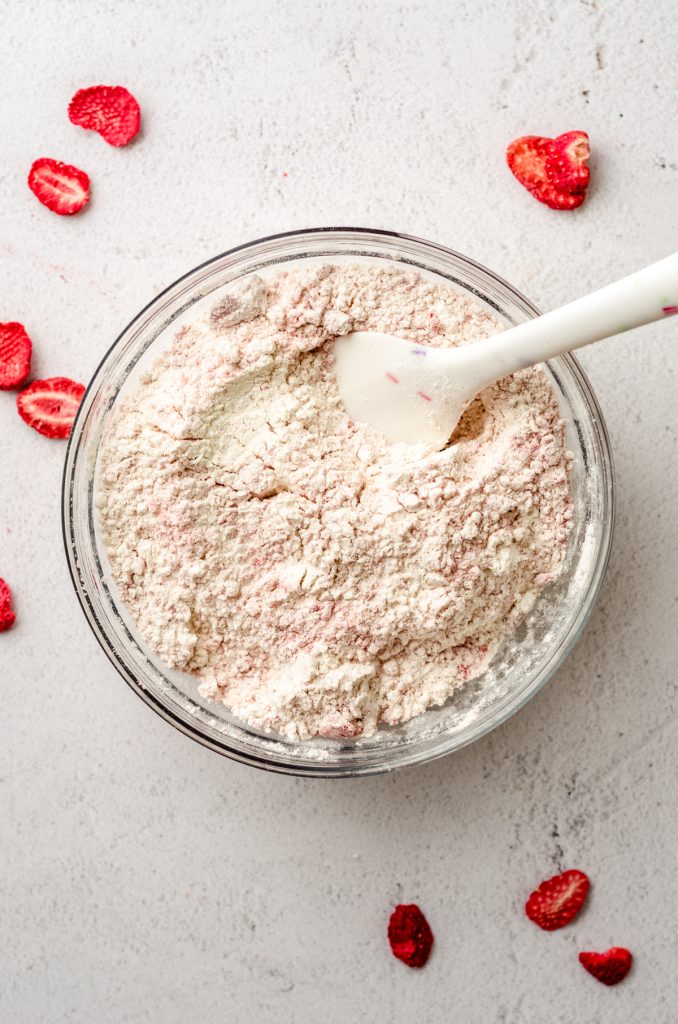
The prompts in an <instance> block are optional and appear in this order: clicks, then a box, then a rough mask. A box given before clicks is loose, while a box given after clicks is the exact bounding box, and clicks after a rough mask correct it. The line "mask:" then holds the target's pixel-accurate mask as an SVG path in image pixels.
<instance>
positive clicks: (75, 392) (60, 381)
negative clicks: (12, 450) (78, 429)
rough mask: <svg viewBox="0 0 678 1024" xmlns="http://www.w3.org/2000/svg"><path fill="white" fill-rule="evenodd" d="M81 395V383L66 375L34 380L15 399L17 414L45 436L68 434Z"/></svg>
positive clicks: (82, 389) (82, 392)
mask: <svg viewBox="0 0 678 1024" xmlns="http://www.w3.org/2000/svg"><path fill="white" fill-rule="evenodd" d="M84 394H85V387H84V385H83V384H76V382H75V381H73V380H69V379H68V377H49V378H48V379H47V380H34V381H33V383H32V384H29V386H28V387H27V388H26V389H25V391H20V392H19V394H18V395H17V398H16V404H17V408H18V410H19V415H20V416H21V418H22V420H23V421H24V422H25V423H28V425H29V427H33V428H34V429H35V430H37V431H38V433H39V434H44V436H45V437H68V435H69V434H70V432H71V427H72V425H73V420H74V419H75V414H76V412H77V411H78V406H79V405H80V402H81V401H82V396H83V395H84Z"/></svg>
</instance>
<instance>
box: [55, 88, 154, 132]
mask: <svg viewBox="0 0 678 1024" xmlns="http://www.w3.org/2000/svg"><path fill="white" fill-rule="evenodd" d="M68 116H69V118H70V120H71V121H72V122H73V124H77V125H79V126H80V127H81V128H87V129H90V130H91V131H95V132H98V133H99V135H101V137H102V139H105V140H106V142H108V143H109V144H110V145H111V146H126V145H127V143H128V142H131V141H132V139H133V138H134V136H135V135H136V134H137V132H138V131H139V125H140V123H141V110H140V109H139V104H138V103H137V101H136V100H135V99H134V96H132V93H131V92H129V91H128V90H127V89H125V88H124V87H123V86H122V85H92V86H90V87H89V88H88V89H78V91H77V92H76V94H75V96H74V97H73V99H72V100H71V102H70V103H69V104H68Z"/></svg>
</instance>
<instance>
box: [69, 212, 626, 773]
mask: <svg viewBox="0 0 678 1024" xmlns="http://www.w3.org/2000/svg"><path fill="white" fill-rule="evenodd" d="M356 261H360V262H364V263H373V264H382V265H386V264H387V265H389V266H393V265H396V266H402V267H404V268H412V269H416V270H418V271H420V272H421V273H422V274H423V275H425V276H427V277H430V278H432V279H434V280H437V281H441V279H442V280H443V281H445V282H447V283H448V284H450V285H451V286H452V287H454V288H456V289H458V290H460V291H461V292H465V293H468V294H470V295H472V296H473V298H474V299H475V300H476V301H477V302H479V303H480V304H482V305H483V306H484V307H485V308H486V309H488V310H489V311H491V312H492V313H493V314H494V316H495V317H497V318H498V319H499V320H500V321H501V322H503V323H505V324H506V325H507V326H510V325H513V324H517V323H520V322H521V321H524V320H526V319H528V318H530V317H534V316H537V315H538V310H537V309H536V308H535V307H534V306H533V305H532V304H531V303H530V302H528V300H527V299H526V298H524V297H523V296H522V295H521V294H520V293H519V292H517V291H516V290H515V289H514V288H512V287H511V286H510V285H509V284H507V283H506V282H505V281H503V280H502V279H501V278H499V277H497V276H496V275H495V274H493V273H492V272H491V271H489V270H486V269H485V268H484V267H482V266H480V265H479V264H477V263H474V262H473V261H472V260H470V259H468V258H467V257H465V256H461V255H459V253H456V252H453V251H451V250H450V249H447V248H445V247H444V246H441V245H436V244H434V243H432V242H426V241H423V240H421V239H418V238H413V237H411V236H409V235H401V234H397V233H395V232H390V231H370V230H366V229H362V228H318V229H314V230H307V231H295V232H290V233H287V234H283V235H274V236H271V237H270V238H263V239H261V240H260V241H256V242H252V243H250V244H248V245H242V246H238V247H237V248H235V249H231V250H230V251H229V252H226V253H223V254H222V255H220V256H217V257H215V258H214V259H212V260H209V261H208V262H207V263H203V264H202V265H201V266H199V267H197V268H196V269H195V270H192V271H190V273H188V274H186V275H185V276H184V277H182V278H181V279H180V280H179V281H177V282H176V283H175V284H173V285H171V286H170V287H169V288H167V289H166V290H165V291H164V292H162V293H161V294H160V295H158V297H157V298H155V299H154V300H153V301H152V302H151V303H150V304H149V305H148V306H146V308H145V309H143V310H142V311H141V313H139V315H138V316H137V317H135V319H134V320H133V321H132V323H131V324H130V325H129V326H128V327H127V328H126V329H125V330H124V331H123V332H122V334H121V335H120V337H119V338H118V339H117V341H116V342H115V343H114V344H113V346H112V347H111V349H110V351H109V352H108V353H107V355H106V356H105V358H104V360H103V362H102V363H101V365H100V366H99V369H98V370H97V371H96V373H95V374H94V377H93V379H92V381H91V383H90V385H89V388H88V389H87V393H86V395H85V397H84V399H83V402H82V405H81V407H80V410H79V412H78V416H77V419H76V421H75V424H74V426H73V430H72V432H71V437H70V441H69V445H68V451H67V454H66V464H65V469H64V483H63V530H64V541H65V546H66V555H67V558H68V564H69V567H70V571H71V576H72V578H73V583H74V585H75V590H76V593H77V595H78V598H79V600H80V604H81V605H82V608H83V611H84V613H85V615H86V617H87V619H88V621H89V624H90V626H91V628H92V630H93V632H94V635H95V636H96V638H97V640H98V641H99V643H100V644H101V646H102V648H103V649H104V651H105V652H106V654H107V655H108V657H109V658H110V660H111V661H112V662H113V664H114V665H115V667H116V668H117V670H118V671H119V673H120V675H121V676H122V677H123V679H125V680H126V681H127V683H128V684H129V685H130V686H131V687H132V688H133V689H134V690H135V691H136V693H138V694H139V696H140V697H142V698H143V700H145V701H146V703H147V704H148V705H149V706H150V707H152V708H153V709H154V710H155V711H157V712H158V713H159V714H160V715H162V717H163V718H165V719H166V720H167V721H168V722H171V723H172V725H174V726H175V727H176V728H177V729H180V730H181V731H182V732H184V733H185V734H186V735H188V736H191V737H192V738H193V739H195V740H198V741H199V742H200V743H202V744H204V745H205V746H207V747H210V748H211V749H212V750H215V751H218V752H219V753H221V754H225V755H226V756H228V757H231V758H234V759H235V760H238V761H241V762H243V763H245V764H250V765H255V766H257V767H259V768H266V769H269V770H273V771H278V772H285V773H288V774H292V775H309V776H316V777H320V776H324V777H330V776H356V775H374V774H377V773H380V772H387V771H392V770H393V769H396V768H402V767H405V766H406V765H414V764H419V763H421V762H423V761H430V760H433V759H434V758H436V757H440V756H441V755H443V754H448V753H450V752H451V751H453V750H458V749H459V748H460V747H463V746H465V745H466V744H467V743H471V742H472V741H473V740H476V739H478V737H480V736H482V735H484V734H485V733H487V732H489V731H490V730H491V729H494V728H495V727H496V726H497V725H499V724H500V723H502V722H504V721H505V720H506V719H507V718H508V717H509V716H510V715H512V714H514V712H516V711H517V710H518V709H519V708H520V707H522V705H523V704H525V702H526V701H527V700H529V698H530V697H532V696H533V695H534V694H535V693H536V692H537V691H538V690H539V689H540V688H541V687H542V686H543V685H544V683H545V682H546V681H547V679H549V678H550V677H551V676H552V675H553V673H554V672H555V671H556V670H557V669H558V667H559V666H560V665H561V664H562V663H563V661H564V659H565V657H566V656H567V654H568V653H569V651H570V650H571V649H572V647H573V645H574V644H575V642H576V641H577V638H578V637H579V635H580V633H581V631H582V629H583V627H584V624H585V622H586V620H587V618H588V616H589V613H590V611H591V608H592V606H593V603H594V601H595V598H596V595H597V593H598V590H599V588H600V584H601V581H602V578H603V575H604V572H605V567H606V564H607V560H608V555H609V551H610V543H611V539H612V527H613V515H614V512H613V510H614V494H613V470H612V460H611V454H610V447H609V442H608V437H607V433H606V430H605V425H604V423H603V418H602V415H601V412H600V409H599V407H598V404H597V402H596V399H595V397H594V394H593V392H592V390H591V387H590V385H589V383H588V381H587V379H586V377H585V375H584V373H583V372H582V370H581V368H580V366H579V364H578V363H577V361H576V359H574V357H572V356H569V355H567V356H563V357H561V358H558V359H554V360H553V361H552V362H550V363H548V364H547V365H546V367H545V369H546V372H547V373H548V375H549V377H550V379H551V381H552V384H553V387H554V390H555V392H556V395H557V397H558V401H559V403H560V406H561V410H562V416H563V419H564V421H565V423H566V431H567V443H568V445H569V447H570V449H571V451H572V452H573V454H574V463H573V468H572V491H573V498H574V517H573V527H572V533H571V537H570V540H569V545H568V549H567V555H566V562H565V567H564V569H563V572H562V574H561V576H560V577H559V578H558V580H557V581H556V582H555V583H553V584H551V586H550V587H548V588H547V589H546V590H545V591H544V592H543V593H542V595H541V597H540V598H539V600H538V601H537V602H536V604H535V606H534V608H533V609H532V611H531V612H530V613H529V614H528V616H527V617H526V619H525V621H524V622H523V624H522V626H521V627H520V629H519V630H518V632H517V633H515V634H514V635H513V636H512V637H510V638H509V639H508V640H507V641H506V642H505V643H504V645H503V647H502V648H501V649H500V650H499V651H498V653H497V655H496V656H495V658H494V659H493V661H492V663H491V665H490V666H489V667H488V669H487V670H486V671H485V672H484V673H483V674H482V675H481V676H479V677H478V678H477V679H474V680H471V681H469V682H468V683H467V684H465V685H464V686H463V687H462V688H461V689H459V690H457V691H456V693H455V694H454V696H453V697H452V698H450V700H449V701H448V702H447V703H446V704H445V705H443V706H442V707H438V708H431V709H429V710H428V711H426V712H425V714H423V715H421V716H420V717H418V718H415V719H412V720H411V721H409V722H406V723H404V724H403V725H399V726H395V727H385V728H382V729H380V730H379V731H378V732H377V734H376V735H374V736H371V737H368V738H358V739H355V740H330V739H313V740H307V741H304V742H298V741H297V742H295V741H289V740H285V739H283V738H281V737H278V736H275V735H270V734H269V735H267V734H263V733H261V732H258V731H257V730H255V729H253V728H251V727H249V726H248V725H247V724H246V723H244V722H243V721H241V720H239V719H236V718H235V717H234V716H233V715H231V714H230V713H229V712H228V711H227V710H226V708H225V707H224V706H223V705H221V704H210V703H208V702H206V701H205V700H203V699H202V698H201V697H200V695H199V694H198V692H197V686H196V683H195V680H193V679H192V678H191V677H190V676H187V675H184V674H181V673H177V672H172V671H170V670H168V669H166V668H165V667H164V666H163V665H162V664H161V663H160V661H159V660H158V658H157V657H156V656H155V655H154V654H153V653H152V652H151V651H150V650H148V649H147V648H146V647H145V645H144V644H143V642H142V641H141V640H140V639H139V637H138V636H137V635H136V633H135V629H134V624H133V623H132V621H131V619H130V618H129V615H128V613H127V612H126V610H125V609H124V608H123V607H122V606H121V604H120V602H119V601H118V598H117V595H116V592H115V587H114V586H113V585H112V582H111V579H110V575H109V572H108V569H107V562H106V557H105V552H104V551H103V549H102V545H101V543H100V539H99V535H98V527H97V520H96V512H95V504H94V493H95V477H96V471H97V458H98V451H99V445H100V442H101V439H102V434H103V432H104V430H105V428H106V423H107V419H108V417H109V415H110V413H111V410H112V408H113V407H114V405H115V403H116V402H117V401H118V399H119V397H120V395H121V394H123V393H124V392H125V391H126V389H127V388H128V387H129V386H130V385H131V384H133V382H134V381H135V380H136V378H137V377H138V375H139V373H140V371H141V369H142V368H143V369H145V368H146V367H147V365H148V363H149V362H150V361H152V359H153V358H155V355H156V354H157V352H158V350H159V347H160V346H161V345H162V343H163V341H164V340H165V339H167V338H169V337H170V336H173V335H174V333H175V330H176V329H177V327H179V326H180V325H181V324H183V323H185V322H190V321H191V320H192V319H194V318H195V317H196V316H197V315H199V314H200V313H201V312H202V311H203V308H204V307H205V306H206V305H207V304H210V305H211V303H212V302H214V295H213V294H212V293H213V292H215V291H216V290H217V289H219V288H222V287H223V286H224V285H226V284H228V283H230V282H233V281H235V280H237V279H239V278H241V277H244V276H245V275H247V274H250V273H252V272H254V271H256V272H259V273H262V272H263V273H266V272H267V271H268V272H271V271H275V270H276V269H277V268H279V267H282V266H288V267H289V266H292V267H300V266H304V265H308V264H312V263H318V262H334V263H341V262H344V263H347V262H356Z"/></svg>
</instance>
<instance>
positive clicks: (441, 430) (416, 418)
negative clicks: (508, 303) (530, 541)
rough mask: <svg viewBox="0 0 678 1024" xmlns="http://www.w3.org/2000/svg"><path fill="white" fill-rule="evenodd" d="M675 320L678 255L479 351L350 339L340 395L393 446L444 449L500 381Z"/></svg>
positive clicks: (380, 337) (340, 356)
mask: <svg viewBox="0 0 678 1024" xmlns="http://www.w3.org/2000/svg"><path fill="white" fill-rule="evenodd" d="M673 313H678V253H675V254H674V255H673V256H668V257H667V258H666V259H664V260H660V262H659V263H653V264H652V266H650V267H646V268H645V270H640V271H638V273H636V274H631V276H630V277H625V278H623V279H622V280H621V281H617V282H616V283H615V284H610V285H608V286H607V287H606V288H601V289H600V291H597V292H593V293H592V294H591V295H586V296H585V297H584V298H582V299H577V300H576V301H575V302H570V303H569V305H567V306H562V307H561V308H560V309H555V310H553V312H551V313H545V314H544V316H540V317H537V318H536V319H534V320H528V321H527V322H526V323H524V324H519V325H518V326H517V327H512V328H510V330H508V331H504V332H503V333H502V334H497V335H495V336H494V337H491V338H487V339H485V340H484V341H479V342H477V343H476V344H473V345H464V346H462V347H460V348H453V349H449V348H447V349H444V348H429V346H427V345H420V344H415V343H413V342H411V341H404V340H403V339H402V338H396V337H393V336H392V335H388V334H378V333H376V332H371V331H355V332H353V333H352V334H347V335H346V336H345V337H343V338H340V339H338V340H337V342H336V343H335V346H334V355H335V360H336V373H337V380H338V383H339V393H340V395H341V399H342V401H343V403H344V406H345V408H346V411H347V412H348V414H349V416H350V417H351V418H352V419H354V420H356V421H361V422H364V423H370V424H372V426H374V427H376V428H377V429H378V430H380V431H381V432H382V433H383V434H385V436H386V437H387V438H388V440H389V441H406V442H410V443H415V442H424V443H426V444H430V445H431V446H433V447H435V448H438V449H440V448H442V447H443V446H444V445H445V444H446V443H447V441H448V440H449V438H450V436H451V434H452V432H453V430H454V428H455V426H456V425H457V423H458V421H459V418H460V416H461V415H462V413H463V411H464V409H465V408H466V406H467V405H468V404H469V402H471V401H472V400H473V399H474V398H475V396H476V395H477V394H478V392H479V391H482V389H483V388H485V387H487V386H488V385H489V384H493V383H494V382H495V381H496V380H499V378H500V377H505V376H506V375H507V374H510V373H515V372H516V370H523V369H525V367H526V366H533V365H534V364H535V363H541V362H543V361H544V360H545V359H552V358H553V357H554V356H558V355H561V354H562V353H563V352H569V351H571V350H572V349H575V348H581V347H582V346H583V345H590V344H591V342H593V341H600V340H601V338H609V337H610V336H611V335H613V334H619V333H621V332H622V331H628V330H630V329H631V328H632V327H640V326H641V325H642V324H649V323H652V322H653V321H654V320H661V319H663V317H666V316H670V315H671V314H673Z"/></svg>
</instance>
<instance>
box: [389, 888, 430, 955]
mask: <svg viewBox="0 0 678 1024" xmlns="http://www.w3.org/2000/svg"><path fill="white" fill-rule="evenodd" d="M388 941H389V942H390V944H391V952H392V953H393V955H394V956H395V957H396V958H397V959H398V960H402V961H403V963H405V964H407V966H408V967H423V966H424V964H425V963H426V961H427V960H428V958H429V955H430V953H431V947H432V946H433V932H432V931H431V928H430V926H429V923H428V921H427V920H426V918H425V917H424V915H423V914H422V912H421V910H420V909H419V907H418V906H417V905H416V903H399V904H398V906H397V907H396V908H395V910H394V911H393V913H392V914H391V919H390V921H389V922H388Z"/></svg>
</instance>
